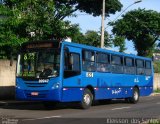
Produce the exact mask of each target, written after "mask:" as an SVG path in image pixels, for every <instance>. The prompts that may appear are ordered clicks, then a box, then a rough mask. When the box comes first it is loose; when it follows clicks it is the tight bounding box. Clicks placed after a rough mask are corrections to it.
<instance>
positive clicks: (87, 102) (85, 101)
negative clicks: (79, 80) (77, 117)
mask: <svg viewBox="0 0 160 124" xmlns="http://www.w3.org/2000/svg"><path fill="white" fill-rule="evenodd" d="M92 102H93V94H92V93H91V91H90V90H89V89H85V90H84V92H83V97H82V101H81V102H80V106H81V108H82V109H88V108H90V106H91V105H92Z"/></svg>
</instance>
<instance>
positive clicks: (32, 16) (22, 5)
mask: <svg viewBox="0 0 160 124" xmlns="http://www.w3.org/2000/svg"><path fill="white" fill-rule="evenodd" d="M121 7H122V4H121V3H120V2H119V1H118V0H106V16H107V15H109V13H112V14H114V13H115V12H116V11H120V9H121ZM101 8H102V0H98V1H97V0H85V1H84V0H47V1H43V0H4V4H0V48H1V51H2V50H3V53H6V54H7V58H9V56H10V54H9V53H11V51H12V52H14V51H15V52H16V50H17V48H18V47H19V46H20V44H21V43H23V42H27V41H29V40H43V39H52V38H53V37H56V38H58V39H60V38H64V37H66V36H69V37H71V38H72V39H73V40H77V42H80V43H81V42H83V39H81V38H80V37H82V35H83V34H82V33H81V32H80V28H79V26H78V25H76V24H74V25H73V24H71V23H70V22H69V21H64V18H65V17H67V16H75V14H74V12H75V11H77V10H80V11H82V12H86V13H88V14H91V15H93V16H99V15H100V14H101ZM31 35H32V36H31ZM5 48H7V49H9V50H6V49H5Z"/></svg>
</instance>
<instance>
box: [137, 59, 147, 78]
mask: <svg viewBox="0 0 160 124" xmlns="http://www.w3.org/2000/svg"><path fill="white" fill-rule="evenodd" d="M136 67H137V75H144V74H145V71H144V70H145V69H144V61H143V60H140V59H137V60H136Z"/></svg>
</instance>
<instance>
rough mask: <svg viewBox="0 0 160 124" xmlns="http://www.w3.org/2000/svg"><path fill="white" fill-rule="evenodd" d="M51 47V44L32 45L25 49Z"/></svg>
mask: <svg viewBox="0 0 160 124" xmlns="http://www.w3.org/2000/svg"><path fill="white" fill-rule="evenodd" d="M51 47H53V43H33V44H28V45H26V48H28V49H33V48H51Z"/></svg>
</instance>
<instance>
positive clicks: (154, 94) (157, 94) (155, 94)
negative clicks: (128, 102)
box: [151, 93, 160, 96]
mask: <svg viewBox="0 0 160 124" xmlns="http://www.w3.org/2000/svg"><path fill="white" fill-rule="evenodd" d="M151 96H160V93H152V94H151Z"/></svg>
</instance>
